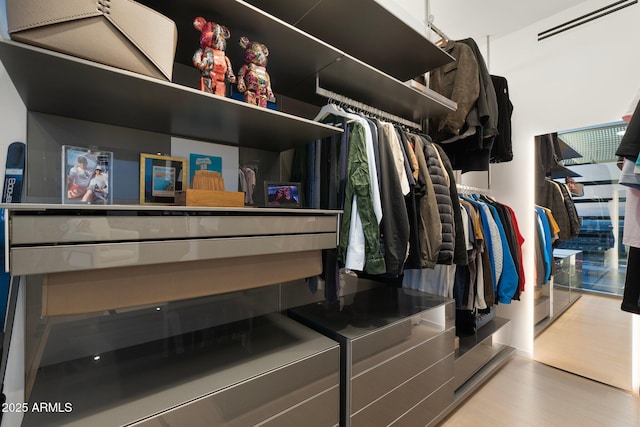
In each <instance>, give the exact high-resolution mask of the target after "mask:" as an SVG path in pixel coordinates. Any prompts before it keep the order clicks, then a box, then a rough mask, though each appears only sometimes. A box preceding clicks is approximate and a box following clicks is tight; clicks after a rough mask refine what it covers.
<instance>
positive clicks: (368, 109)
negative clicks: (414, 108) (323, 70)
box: [316, 80, 422, 130]
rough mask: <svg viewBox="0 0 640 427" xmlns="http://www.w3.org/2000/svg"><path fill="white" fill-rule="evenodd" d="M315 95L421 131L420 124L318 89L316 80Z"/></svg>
mask: <svg viewBox="0 0 640 427" xmlns="http://www.w3.org/2000/svg"><path fill="white" fill-rule="evenodd" d="M316 95H320V96H322V97H325V98H328V99H331V100H333V101H336V102H337V103H339V104H345V105H349V106H350V107H353V108H355V109H356V110H360V111H364V112H367V113H371V114H373V115H374V116H376V117H379V118H381V119H384V120H387V121H390V122H394V123H397V124H400V125H404V126H407V127H410V128H413V129H418V130H422V126H421V125H420V124H418V123H415V122H412V121H411V120H407V119H404V118H402V117H399V116H396V115H395V114H391V113H387V112H386V111H382V110H379V109H377V108H375V107H372V106H370V105H367V104H364V103H362V102H359V101H356V100H353V99H351V98H347V97H346V96H344V95H340V94H339V93H335V92H332V91H330V90H327V89H324V88H322V87H320V85H319V84H318V80H316Z"/></svg>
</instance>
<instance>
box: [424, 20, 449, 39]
mask: <svg viewBox="0 0 640 427" xmlns="http://www.w3.org/2000/svg"><path fill="white" fill-rule="evenodd" d="M427 28H429V29H430V30H431V31H433V32H434V33H436V34H437V35H439V36H440V38H441V39H442V41H445V42H446V41H449V40H450V39H449V37H448V36H447V35H446V34H445V33H444V31H442V30H441V29H440V28H438V27H436V26H435V25H433V16H430V17H429V25H428V26H427Z"/></svg>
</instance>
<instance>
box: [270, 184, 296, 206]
mask: <svg viewBox="0 0 640 427" xmlns="http://www.w3.org/2000/svg"><path fill="white" fill-rule="evenodd" d="M264 194H265V199H266V201H267V202H266V205H267V206H268V207H274V208H300V207H302V201H301V196H302V191H301V188H300V183H299V182H274V181H265V183H264Z"/></svg>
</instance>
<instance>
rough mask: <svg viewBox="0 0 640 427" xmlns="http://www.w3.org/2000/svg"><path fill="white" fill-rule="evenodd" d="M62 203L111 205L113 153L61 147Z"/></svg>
mask: <svg viewBox="0 0 640 427" xmlns="http://www.w3.org/2000/svg"><path fill="white" fill-rule="evenodd" d="M62 175H63V176H62V203H65V204H66V203H75V204H95V205H110V204H112V203H113V192H112V189H113V185H112V183H113V153H112V152H111V151H100V150H90V149H88V148H83V147H72V146H69V145H63V146H62Z"/></svg>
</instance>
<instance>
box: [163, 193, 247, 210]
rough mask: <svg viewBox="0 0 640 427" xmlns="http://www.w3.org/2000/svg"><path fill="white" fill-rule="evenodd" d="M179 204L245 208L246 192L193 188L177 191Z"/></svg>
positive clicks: (177, 203) (177, 202) (176, 201)
mask: <svg viewBox="0 0 640 427" xmlns="http://www.w3.org/2000/svg"><path fill="white" fill-rule="evenodd" d="M175 203H176V205H178V206H207V207H223V208H243V207H244V193H243V192H235V191H213V190H192V189H188V190H185V191H178V192H176V199H175Z"/></svg>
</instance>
